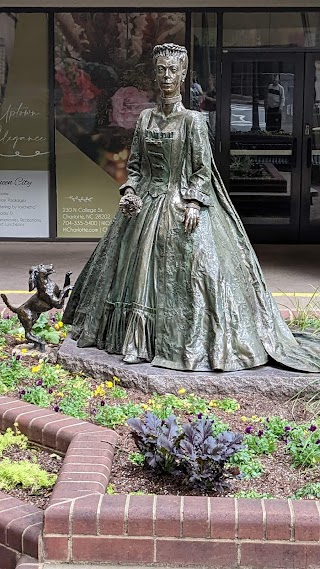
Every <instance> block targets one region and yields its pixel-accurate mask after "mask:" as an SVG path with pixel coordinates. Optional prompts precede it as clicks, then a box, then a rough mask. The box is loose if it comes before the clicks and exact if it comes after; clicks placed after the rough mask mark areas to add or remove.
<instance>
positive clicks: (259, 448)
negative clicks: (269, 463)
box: [245, 431, 277, 454]
mask: <svg viewBox="0 0 320 569" xmlns="http://www.w3.org/2000/svg"><path fill="white" fill-rule="evenodd" d="M260 433H261V434H260ZM245 444H246V445H247V447H248V450H249V451H250V452H251V453H253V454H272V453H273V452H275V450H276V449H277V439H276V437H275V436H274V434H273V433H271V432H268V431H266V432H265V433H264V434H262V431H259V434H257V435H255V434H248V435H246V436H245Z"/></svg>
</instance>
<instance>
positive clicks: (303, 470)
mask: <svg viewBox="0 0 320 569" xmlns="http://www.w3.org/2000/svg"><path fill="white" fill-rule="evenodd" d="M0 324H1V320H0ZM9 324H10V323H9ZM56 326H57V325H56ZM9 328H10V326H9ZM9 328H8V331H7V333H6V334H4V332H2V336H1V333H0V368H1V366H2V368H1V369H2V378H1V373H0V387H1V379H2V385H3V386H4V387H3V389H4V391H2V392H3V393H6V394H8V395H12V396H16V397H20V398H21V399H22V400H24V401H27V402H29V403H34V404H36V405H38V406H40V407H45V408H49V409H52V410H54V411H56V412H57V413H60V412H61V413H64V414H66V415H69V416H72V417H75V418H78V419H81V420H87V421H90V422H92V423H94V424H98V425H100V426H106V427H108V428H114V429H115V430H116V431H117V432H118V433H119V442H118V446H117V448H116V451H115V457H114V463H113V469H112V474H111V479H110V485H109V487H108V489H107V491H108V493H127V492H133V493H149V494H153V493H154V494H184V495H196V494H201V490H199V489H194V488H190V487H189V486H187V485H186V484H183V481H182V480H181V478H179V477H177V476H173V475H171V476H169V475H164V474H158V473H157V472H154V471H153V470H150V469H149V470H148V469H147V468H146V467H144V466H141V465H137V464H134V463H133V462H132V460H133V458H134V457H132V456H130V455H131V454H132V453H137V452H138V449H137V447H136V446H135V443H134V441H133V439H132V436H131V434H130V428H129V426H128V425H127V424H126V423H127V419H128V418H129V417H137V416H139V417H143V415H144V413H145V412H146V411H149V412H151V413H154V414H156V415H157V414H158V416H159V417H160V418H162V419H163V418H165V417H168V416H169V415H170V414H171V413H172V412H174V413H175V414H176V415H177V416H178V417H179V421H180V422H187V421H194V420H195V419H197V416H199V415H201V414H203V415H204V416H206V415H210V416H213V417H214V418H215V419H216V421H220V422H221V421H222V422H223V423H226V424H227V426H226V427H225V428H224V429H223V430H227V429H228V430H231V431H233V432H235V433H237V432H240V433H242V434H243V435H245V438H244V442H246V444H248V443H247V441H248V437H247V435H248V434H250V435H253V436H254V437H255V439H256V441H257V442H258V443H259V437H261V436H262V435H263V436H265V434H266V433H267V431H268V424H267V423H266V419H267V418H268V417H270V418H272V417H277V418H279V419H281V420H283V421H284V424H283V425H282V426H281V429H280V434H279V436H278V435H277V438H276V441H275V448H274V449H273V450H272V452H269V451H268V453H267V452H264V451H263V452H260V451H259V452H255V451H254V454H253V455H250V456H249V460H248V461H247V462H249V466H250V465H251V456H252V457H253V459H252V463H253V465H254V468H255V469H256V470H255V472H254V475H253V477H251V478H246V476H248V473H246V472H245V468H244V467H243V464H242V465H241V468H239V466H237V465H235V464H233V465H232V466H231V467H228V471H227V479H228V483H229V488H228V489H226V490H224V492H223V495H225V496H233V495H238V493H241V494H240V495H243V494H244V495H248V497H257V496H260V495H264V496H266V497H270V496H272V497H274V498H287V497H292V496H294V495H295V493H296V492H297V491H298V490H300V489H301V488H302V487H304V486H305V485H306V484H310V483H311V484H312V483H314V484H316V485H317V488H316V490H315V493H313V495H312V494H311V495H310V496H308V495H303V497H304V498H308V497H310V498H315V497H318V498H319V497H320V483H319V482H320V403H319V405H318V408H317V409H313V411H312V410H311V406H310V405H308V402H306V401H304V400H303V399H302V398H300V399H299V400H298V401H297V402H296V403H294V402H293V401H281V400H279V399H277V398H275V399H270V398H267V397H263V396H261V395H256V394H254V393H252V392H251V393H248V394H247V395H246V396H245V397H244V396H239V397H237V398H236V401H233V408H232V409H231V408H230V407H229V408H228V405H230V402H231V406H232V400H229V403H228V401H227V399H224V400H223V398H221V397H219V396H218V395H217V396H216V399H215V401H216V403H213V405H212V401H211V402H210V401H209V399H208V398H207V396H206V395H205V394H201V393H199V392H197V394H196V395H193V394H190V393H186V392H185V390H184V389H181V390H179V391H178V393H177V394H175V402H174V405H176V406H173V407H172V405H171V408H170V405H168V402H167V401H165V396H157V395H152V394H144V393H142V392H140V391H138V390H135V389H124V388H122V387H121V378H116V377H110V380H109V381H106V382H102V383H101V382H99V380H97V379H93V378H90V377H85V376H84V375H83V374H72V373H70V372H67V371H66V370H63V369H62V368H61V366H60V365H54V364H55V362H56V352H57V346H52V345H51V346H49V350H48V354H46V355H45V356H44V355H43V354H39V353H37V352H36V351H34V350H32V348H31V349H30V348H29V347H28V349H27V348H23V347H22V345H23V342H24V339H23V338H21V337H20V336H19V335H17V334H15V333H14V332H13V333H10V330H9ZM59 330H60V332H59V333H60V334H63V335H65V334H66V331H65V330H64V328H59ZM0 332H1V331H0ZM0 371H1V370H0ZM244 373H245V372H244ZM311 380H312V377H311V376H310V381H311ZM169 397H172V396H169ZM201 398H202V400H201V401H200V399H201ZM150 399H151V403H150ZM319 401H320V393H319ZM223 403H224V404H225V405H227V407H226V406H224V407H223V405H222V408H221V404H223ZM313 403H316V402H315V401H314V402H313ZM167 408H170V409H171V410H170V411H168V413H167V414H165V415H164V412H167ZM164 410H165V411H164ZM159 413H162V415H160V414H159ZM287 422H288V423H290V424H291V427H290V426H289V425H288V427H286V425H287ZM302 425H303V427H302ZM299 429H300V431H299ZM286 430H289V431H290V433H286ZM293 431H294V432H295V433H296V434H297V432H298V431H299V433H300V434H299V433H298V434H299V436H300V435H301V437H300V440H299V441H298V443H297V444H298V452H296V456H295V457H294V456H293V454H292V453H291V454H290V452H289V446H290V445H292V441H293V439H294V437H293V436H292V432H293ZM219 432H221V431H219ZM310 433H311V434H312V435H314V437H313V441H311V447H312V453H311V455H312V456H311V458H312V460H311V461H310V460H309V465H310V466H309V467H306V463H304V462H303V461H301V460H298V459H297V455H299V452H300V447H301V445H304V444H306V445H307V446H308V445H309V442H308V440H309V439H308V437H309V435H310ZM318 433H319V434H318ZM286 434H288V436H286ZM262 438H263V437H262ZM260 441H261V439H260ZM301 441H302V442H301ZM266 442H267V444H268V441H266ZM254 444H255V443H254ZM311 447H310V448H311ZM251 450H252V449H251ZM20 452H21V451H20ZM42 452H43V453H44V458H43V459H44V461H45V463H44V466H45V468H46V469H47V470H48V471H49V472H53V473H54V472H57V470H56V468H58V467H59V466H60V464H61V462H60V461H59V459H56V458H55V457H54V453H51V454H50V453H47V451H41V453H42ZM52 455H53V456H52ZM138 458H139V457H138ZM307 458H308V459H309V458H310V457H307ZM52 459H54V461H55V460H56V461H57V462H58V464H52V469H51V463H52ZM294 460H296V464H295V465H293V462H294ZM140 461H141V456H140ZM301 462H302V463H303V465H302V466H301ZM256 465H258V466H257V467H256ZM251 470H252V469H251ZM255 474H258V475H257V476H255ZM17 492H18V494H15V495H17V496H19V497H21V495H22V494H23V493H24V491H22V490H21V491H20V490H18V491H17ZM10 494H12V492H10ZM49 494H50V492H49V491H48V490H43V492H41V496H40V494H39V493H37V494H36V495H35V496H30V493H27V500H29V501H31V500H32V503H35V504H36V505H38V506H39V507H43V506H41V504H45V503H46V500H47V499H48V496H49ZM210 495H215V493H214V492H213V491H212V492H211V493H210ZM301 497H302V495H301Z"/></svg>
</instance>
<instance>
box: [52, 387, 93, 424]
mask: <svg viewBox="0 0 320 569" xmlns="http://www.w3.org/2000/svg"><path fill="white" fill-rule="evenodd" d="M87 404H88V398H87V397H86V396H82V395H81V393H78V392H75V393H73V394H70V395H67V396H66V397H64V398H63V399H61V401H60V403H59V410H60V411H61V413H65V415H70V417H75V418H76V419H87V418H88V411H87V410H86V406H87Z"/></svg>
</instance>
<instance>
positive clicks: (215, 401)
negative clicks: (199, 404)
mask: <svg viewBox="0 0 320 569" xmlns="http://www.w3.org/2000/svg"><path fill="white" fill-rule="evenodd" d="M217 406H218V403H217V400H216V399H212V400H211V401H209V407H217Z"/></svg>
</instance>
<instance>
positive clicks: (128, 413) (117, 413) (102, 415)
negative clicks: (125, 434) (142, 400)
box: [96, 403, 142, 429]
mask: <svg viewBox="0 0 320 569" xmlns="http://www.w3.org/2000/svg"><path fill="white" fill-rule="evenodd" d="M141 414H142V408H141V407H140V405H137V404H135V403H127V404H122V405H115V406H111V405H110V406H109V405H105V406H103V407H100V408H99V410H98V412H97V414H96V423H98V425H102V426H103V427H110V428H112V429H113V428H115V427H116V426H117V425H124V424H125V423H126V422H127V420H128V419H130V418H131V417H137V416H139V415H141Z"/></svg>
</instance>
